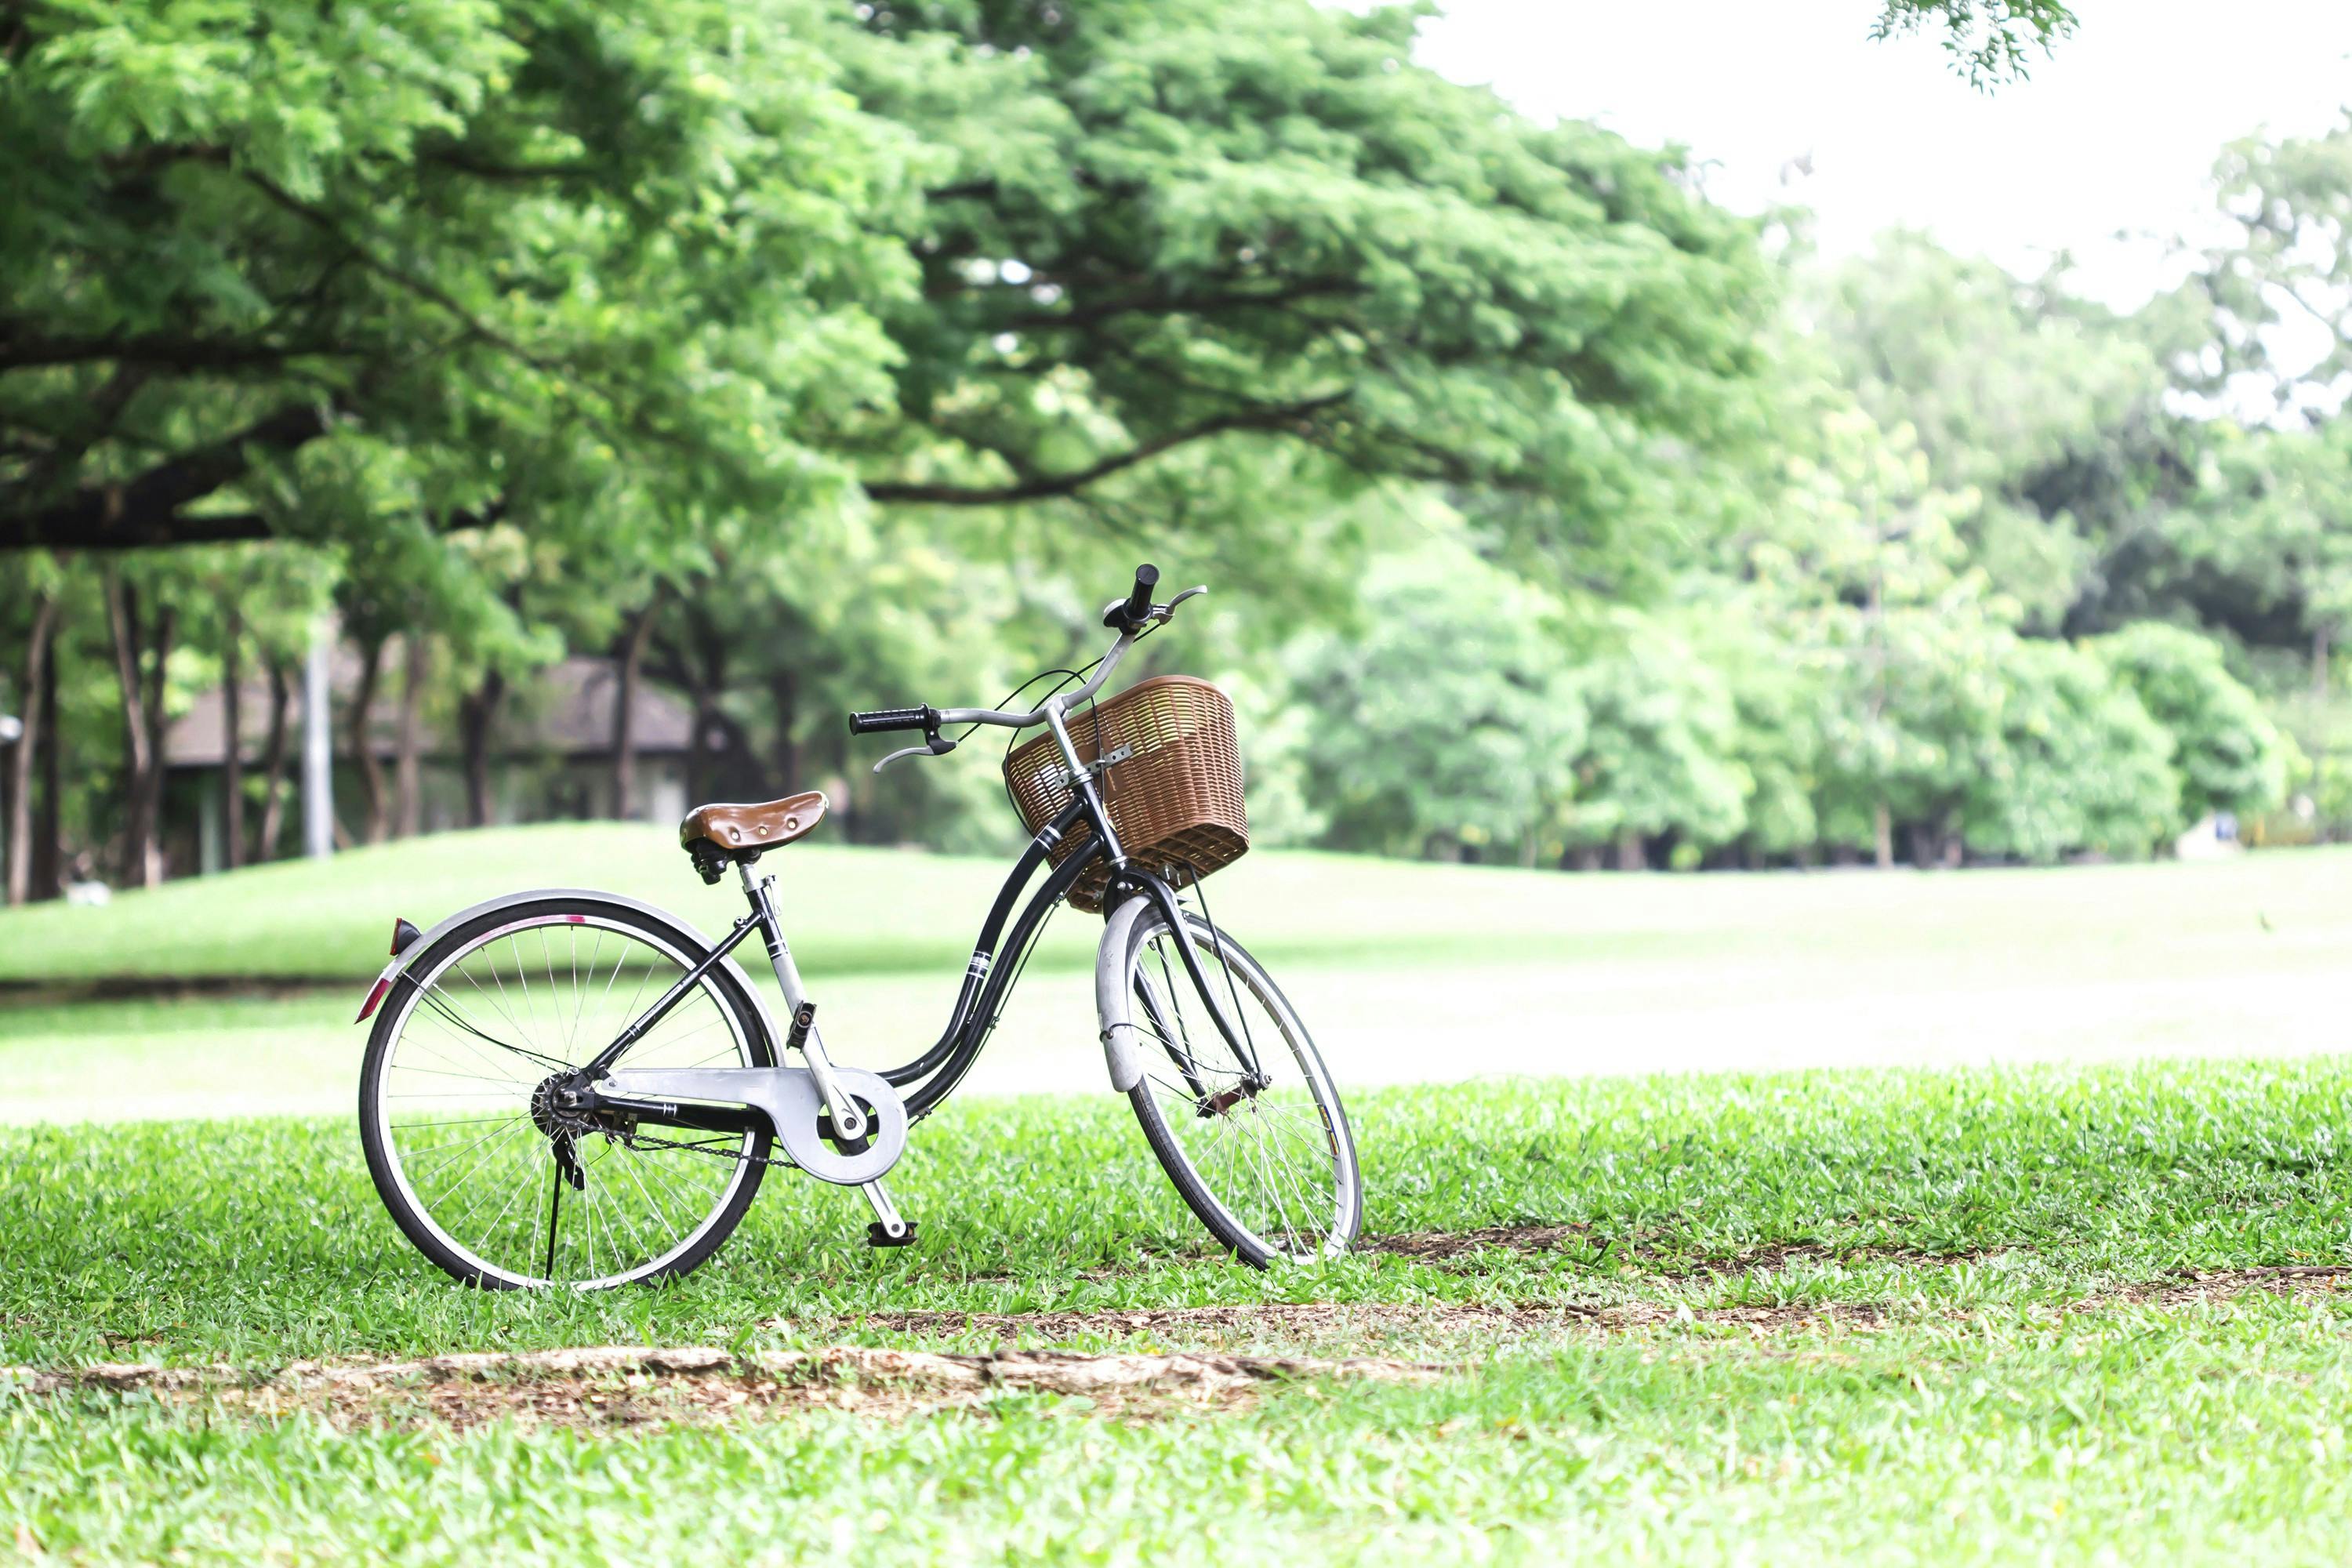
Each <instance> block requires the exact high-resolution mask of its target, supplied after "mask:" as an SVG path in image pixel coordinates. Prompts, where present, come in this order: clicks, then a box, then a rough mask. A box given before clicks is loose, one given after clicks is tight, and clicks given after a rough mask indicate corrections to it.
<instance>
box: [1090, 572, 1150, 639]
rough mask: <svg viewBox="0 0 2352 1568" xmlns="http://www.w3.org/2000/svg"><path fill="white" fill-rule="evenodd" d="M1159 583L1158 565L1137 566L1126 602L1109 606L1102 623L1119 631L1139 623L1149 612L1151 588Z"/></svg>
mask: <svg viewBox="0 0 2352 1568" xmlns="http://www.w3.org/2000/svg"><path fill="white" fill-rule="evenodd" d="M1159 585H1160V568H1159V567H1157V566H1153V565H1151V564H1150V563H1146V564H1144V565H1141V566H1139V567H1137V568H1136V569H1135V589H1134V591H1133V592H1132V593H1130V594H1129V595H1128V596H1127V603H1125V604H1123V605H1112V606H1111V612H1110V614H1109V615H1108V616H1104V617H1103V625H1105V626H1116V627H1118V629H1120V630H1121V631H1124V630H1126V629H1127V628H1128V627H1129V626H1139V625H1141V624H1142V621H1143V617H1144V616H1148V615H1150V613H1151V590H1152V589H1154V588H1156V587H1158V586H1159Z"/></svg>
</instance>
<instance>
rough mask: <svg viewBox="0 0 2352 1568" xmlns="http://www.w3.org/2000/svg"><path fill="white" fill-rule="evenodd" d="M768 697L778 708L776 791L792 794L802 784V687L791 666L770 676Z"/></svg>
mask: <svg viewBox="0 0 2352 1568" xmlns="http://www.w3.org/2000/svg"><path fill="white" fill-rule="evenodd" d="M768 697H769V701H770V703H771V705H772V707H773V708H774V709H775V710H776V749H775V752H774V753H773V755H774V758H775V768H776V779H775V783H776V793H777V794H778V795H792V794H794V793H795V792H797V791H798V790H799V789H800V787H801V741H800V716H801V688H800V680H799V679H798V678H797V677H795V676H794V675H793V672H792V671H791V670H789V669H780V670H778V671H776V672H775V673H774V674H773V675H771V676H770V677H768Z"/></svg>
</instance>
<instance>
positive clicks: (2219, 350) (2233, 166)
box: [2181, 111, 2352, 418]
mask: <svg viewBox="0 0 2352 1568" xmlns="http://www.w3.org/2000/svg"><path fill="white" fill-rule="evenodd" d="M2213 177H2214V184H2215V186H2216V190H2217V201H2218V205H2220V207H2221V215H2222V217H2223V219H2224V227H2225V233H2224V237H2223V238H2222V240H2221V242H2220V243H2218V244H2215V245H2211V246H2209V247H2206V248H2205V249H2204V252H2203V254H2202V257H2201V263H2202V264H2201V266H2200V272H2199V278H2198V279H2197V281H2198V282H2199V283H2200V285H2201V287H2202V289H2203V291H2204V293H2205V296H2206V298H2207V300H2208V301H2209V302H2210V306H2211V317H2210V331H2211V337H2210V340H2209V342H2207V343H2205V344H2200V345H2199V346H2200V348H2201V349H2202V350H2203V353H2201V354H2200V355H2199V356H2197V357H2196V358H2187V357H2185V356H2184V362H2183V363H2182V365H2181V369H2182V370H2183V372H2184V374H2185V375H2186V376H2187V377H2188V379H2189V380H2190V381H2191V382H2192V383H2193V384H2198V385H2200V386H2202V387H2203V388H2205V389H2207V390H2210V391H2221V390H2224V389H2226V388H2228V387H2229V386H2231V385H2232V384H2239V385H2243V384H2247V383H2252V384H2256V385H2260V386H2263V387H2265V388H2267V390H2268V391H2269V392H2270V394H2271V395H2272V396H2273V398H2274V399H2275V401H2276V402H2277V404H2278V406H2279V408H2280V410H2281V411H2282V412H2284V413H2290V414H2299V415H2307V416H2312V417H2313V418H2324V417H2326V416H2329V415H2331V414H2332V413H2333V412H2334V411H2335V409H2336V405H2338V404H2339V403H2340V402H2341V401H2342V398H2343V395H2344V392H2345V390H2346V387H2347V384H2352V111H2347V114H2346V117H2345V120H2344V122H2343V123H2342V124H2339V125H2337V126H2336V127H2335V128H2334V129H2333V130H2331V131H2329V132H2327V133H2326V135H2324V136H2314V137H2296V138H2291V139H2288V140H2285V141H2282V142H2269V141H2265V140H2263V138H2261V137H2249V138H2247V139H2246V140H2244V141H2242V142H2231V144H2230V145H2229V147H2227V148H2226V149H2224V150H2223V152H2222V154H2221V160H2220V162H2219V163H2216V164H2215V166H2214V174H2213ZM2283 327H2284V328H2285V329H2288V330H2285V331H2282V328H2283ZM2314 333H2315V334H2316V336H2317V338H2318V340H2319V342H2318V352H2317V353H2315V354H2314V355H2312V356H2310V357H2309V358H2308V360H2307V361H2306V362H2302V363H2298V361H2301V358H2302V356H2301V355H2300V354H2299V353H2297V355H2296V358H2294V359H2289V360H2286V361H2282V360H2281V359H2280V357H2279V350H2280V348H2281V346H2282V345H2283V344H2298V343H2301V342H2306V341H2308V340H2309V338H2310V337H2311V336H2312V335H2313V334H2314ZM2289 352H2290V353H2296V351H2294V350H2292V349H2291V350H2290V351H2289Z"/></svg>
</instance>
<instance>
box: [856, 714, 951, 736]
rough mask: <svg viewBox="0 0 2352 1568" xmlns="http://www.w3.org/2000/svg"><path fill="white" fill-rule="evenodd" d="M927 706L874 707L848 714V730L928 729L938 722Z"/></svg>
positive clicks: (866, 731) (862, 732)
mask: <svg viewBox="0 0 2352 1568" xmlns="http://www.w3.org/2000/svg"><path fill="white" fill-rule="evenodd" d="M938 722H939V721H938V719H937V717H936V716H935V715H934V714H933V712H932V710H930V709H929V708H875V709H871V710H867V711H866V712H864V713H852V714H851V715H850V716H849V732H850V733H851V734H853V735H871V734H875V733H877V731H883V730H929V729H930V728H931V727H932V726H933V725H934V724H936V723H938Z"/></svg>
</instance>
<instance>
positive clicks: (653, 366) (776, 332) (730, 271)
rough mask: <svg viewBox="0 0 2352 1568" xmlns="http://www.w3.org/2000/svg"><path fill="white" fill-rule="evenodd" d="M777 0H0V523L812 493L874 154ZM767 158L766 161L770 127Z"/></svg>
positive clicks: (288, 532)
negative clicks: (3, 156)
mask: <svg viewBox="0 0 2352 1568" xmlns="http://www.w3.org/2000/svg"><path fill="white" fill-rule="evenodd" d="M818 30H819V27H818V25H817V20H816V13H815V12H814V9H812V8H811V7H809V6H807V5H801V4H797V3H795V0H725V3H721V0H664V3H663V4H661V5H652V6H640V7H619V8H614V7H601V6H591V5H579V4H575V3H572V0H503V3H500V4H497V5H487V4H473V3H468V0H428V3H426V4H422V5H419V4H408V3H404V4H398V5H394V4H392V3H391V0H352V3H349V4H341V5H334V6H330V7H325V8H321V7H320V6H318V5H311V4H307V3H303V0H222V3H221V4H217V5H163V4H160V3H155V0H143V3H140V4H131V5H121V6H100V7H56V6H39V7H34V8H32V9H29V10H25V9H19V10H17V11H16V13H15V14H14V17H13V21H12V27H11V31H10V33H9V36H8V39H7V41H6V44H5V48H6V52H7V69H6V72H5V76H0V138H5V142H6V144H7V145H8V146H9V147H10V149H11V150H12V152H13V153H14V154H15V156H14V159H13V163H14V166H15V168H16V171H17V172H18V174H20V175H21V176H22V177H21V178H20V179H19V180H18V181H17V182H16V185H15V188H14V189H13V190H12V193H11V198H10V201H11V221H10V223H9V224H8V225H7V226H6V228H5V234H0V269H5V273H6V275H7V276H8V278H9V279H11V284H12V289H11V294H10V298H9V300H8V301H7V302H6V304H5V307H0V544H6V545H13V546H19V547H21V546H24V545H27V544H36V545H40V544H46V545H60V546H73V547H79V548H84V549H113V548H121V547H124V546H129V545H135V544H176V543H186V542H202V541H218V540H226V539H240V538H253V537H258V536H262V535H265V534H273V535H278V536H281V537H290V538H313V539H315V538H336V537H351V536H353V535H356V534H364V533H366V532H369V531H373V530H375V529H376V528H378V527H380V526H382V525H383V522H384V521H385V520H386V519H387V518H388V517H399V516H408V517H414V518H418V519H422V520H424V521H425V524H426V525H427V526H428V527H430V528H431V529H433V530H436V531H442V530H447V529H450V528H457V527H464V526H467V525H469V524H477V525H478V524H479V523H481V522H482V521H487V520H490V519H500V518H502V519H506V520H509V521H512V522H514V523H516V524H517V525H519V526H521V527H524V528H527V529H530V530H531V531H534V532H535V533H543V534H545V535H547V536H550V537H552V538H558V539H561V540H562V541H563V542H565V543H567V544H568V545H570V546H571V547H572V548H574V549H578V550H583V551H593V550H595V549H597V548H600V547H602V546H604V545H605V544H607V543H608V542H610V533H611V528H612V524H613V521H614V519H615V518H616V517H625V516H630V515H642V514H644V513H647V512H651V513H655V514H657V515H660V516H662V517H664V518H665V519H666V520H667V521H668V523H669V525H670V526H672V527H680V526H683V525H684V521H685V520H687V519H688V518H690V516H691V515H692V514H693V513H694V512H695V511H696V510H698V509H700V508H706V507H709V506H711V505H714V504H727V505H753V506H760V507H763V508H766V509H768V510H771V512H774V511H779V510H786V509H791V508H798V507H806V506H808V505H811V504H813V503H814V501H815V500H817V499H818V498H819V497H820V496H822V495H823V494H824V493H825V492H826V491H827V489H828V487H835V488H837V487H838V485H839V484H840V483H841V481H842V477H843V476H842V473H841V470H840V468H839V467H838V466H837V465H836V464H834V463H832V462H829V461H826V460H824V458H822V457H820V456H818V455H817V454H814V453H813V452H811V451H810V450H809V449H808V448H807V447H805V446H803V445H802V444H800V442H799V441H798V440H797V439H796V437H795V434H794V433H795V432H796V431H798V430H800V429H802V428H803V427H806V426H821V425H823V424H824V423H825V415H826V412H827V411H826V409H825V408H824V405H832V406H831V412H832V414H834V415H835V416H838V415H840V414H842V413H845V412H846V411H847V410H848V409H849V408H851V407H852V406H854V405H858V404H860V403H869V404H870V403H872V402H873V401H875V400H876V399H878V398H887V393H888V385H887V382H885V381H883V380H882V379H880V376H879V368H880V365H881V363H882V362H883V360H884V359H885V358H886V357H887V354H888V353H889V349H888V346H887V343H886V342H884V340H883V339H882V338H881V336H880V334H879V332H878V331H877V330H876V327H875V324H874V321H873V317H872V314H871V310H870V307H871V305H872V304H873V303H874V301H875V300H877V298H878V297H881V296H887V295H889V294H891V293H893V292H895V291H896V290H898V289H899V288H900V287H901V286H902V285H903V283H904V281H905V279H906V278H907V276H908V271H909V268H908V264H907V263H906V262H905V260H904V259H903V256H904V252H903V249H902V247H900V246H899V245H898V243H897V242H896V241H895V239H892V238H890V237H887V236H883V235H881V234H878V233H877V232H875V231H873V230H872V229H870V228H869V227H868V219H869V218H870V217H871V216H873V215H874V213H875V212H876V211H877V209H880V208H887V206H888V205H889V203H890V202H891V200H892V199H893V198H892V195H891V191H892V189H893V188H894V185H895V183H896V182H897V181H898V178H899V176H900V171H901V169H902V168H903V162H902V159H903V153H904V149H903V147H902V146H901V145H900V144H899V143H898V142H897V141H896V139H895V138H894V137H893V136H892V134H891V133H890V132H888V131H887V129H886V128H883V127H879V126H877V125H876V124H875V123H874V122H872V121H870V120H869V119H868V118H866V117H865V116H863V115H861V114H860V113H858V112H857V110H856V108H855V106H854V105H852V104H851V103H850V102H849V101H848V100H846V99H845V98H844V97H843V95H842V94H841V93H840V91H839V90H838V89H837V87H836V86H835V83H834V81H833V80H832V77H831V71H830V68H828V66H827V64H826V62H825V61H824V58H822V56H821V55H819V54H818V53H817V52H815V51H814V50H813V49H812V48H811V47H808V46H807V45H806V44H805V43H803V42H801V41H799V40H802V39H805V38H807V37H811V36H812V35H813V34H814V33H816V32H817V31H818ZM786 147H788V148H789V149H790V153H789V155H780V149H782V148H786Z"/></svg>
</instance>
